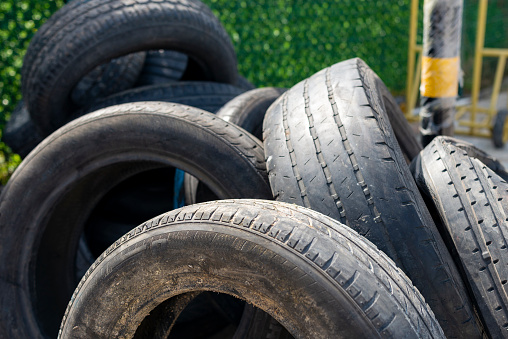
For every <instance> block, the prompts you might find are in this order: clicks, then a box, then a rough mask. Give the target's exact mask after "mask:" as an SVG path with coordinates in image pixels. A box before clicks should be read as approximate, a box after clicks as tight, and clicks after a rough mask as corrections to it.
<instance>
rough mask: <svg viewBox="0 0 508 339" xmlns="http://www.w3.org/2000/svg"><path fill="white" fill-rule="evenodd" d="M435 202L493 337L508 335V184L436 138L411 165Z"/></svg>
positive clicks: (459, 149)
mask: <svg viewBox="0 0 508 339" xmlns="http://www.w3.org/2000/svg"><path fill="white" fill-rule="evenodd" d="M412 168H413V174H414V175H415V178H416V181H417V183H418V184H419V186H420V187H421V189H422V191H424V192H425V193H426V194H427V195H428V196H429V197H430V198H431V199H432V201H433V203H434V204H435V207H436V208H437V211H438V212H439V215H440V217H441V220H442V223H443V225H444V227H445V229H444V230H443V231H445V232H447V233H448V236H447V240H448V245H449V246H450V247H451V250H452V251H453V252H454V253H456V255H457V258H456V259H457V261H458V262H459V263H460V266H461V268H462V273H463V275H464V280H465V281H466V284H467V285H468V286H469V289H470V291H471V292H472V294H473V295H474V299H475V300H476V304H477V308H478V310H479V313H480V316H481V318H482V319H483V322H484V324H485V327H486V329H487V331H488V332H489V334H490V337H491V338H508V296H507V285H506V282H507V281H508V253H507V251H508V250H507V245H508V228H507V226H508V223H507V221H508V219H507V217H508V210H507V209H506V208H507V202H508V201H507V200H508V195H507V189H508V185H507V184H506V181H504V180H503V179H502V178H501V177H499V176H498V175H496V173H495V172H494V171H493V170H492V169H491V168H489V166H487V165H486V164H484V163H482V162H481V161H480V160H478V159H476V158H474V157H471V156H470V155H469V154H468V152H467V151H466V150H464V149H462V148H460V147H457V146H456V145H455V144H454V140H453V139H450V138H446V137H440V136H438V137H436V138H435V139H434V140H433V141H432V142H431V143H430V144H429V145H427V147H425V149H424V150H423V151H422V152H421V154H420V156H419V157H417V158H416V159H415V160H414V164H413V165H412Z"/></svg>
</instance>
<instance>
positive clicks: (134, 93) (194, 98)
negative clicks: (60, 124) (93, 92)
mask: <svg viewBox="0 0 508 339" xmlns="http://www.w3.org/2000/svg"><path fill="white" fill-rule="evenodd" d="M244 92H245V90H243V89H241V88H239V87H236V86H233V85H229V84H221V83H217V82H206V81H183V82H174V83H165V84H160V85H152V86H143V87H139V88H133V89H130V90H127V91H124V92H121V93H117V94H115V95H112V96H110V97H108V98H105V99H103V100H100V101H97V102H95V103H93V105H91V106H88V107H86V108H84V109H82V110H79V111H77V112H76V113H74V114H73V116H72V118H76V117H78V116H81V115H83V114H86V113H90V112H93V111H96V110H98V109H101V108H106V107H109V106H113V105H118V104H125V103H129V102H139V101H165V102H173V103H178V104H184V105H187V106H192V107H197V108H200V109H203V110H205V111H208V112H212V113H215V112H217V111H218V110H219V109H220V108H221V107H222V106H223V105H225V104H226V103H227V102H229V101H230V100H232V99H233V98H235V97H236V96H238V95H240V94H242V93H244Z"/></svg>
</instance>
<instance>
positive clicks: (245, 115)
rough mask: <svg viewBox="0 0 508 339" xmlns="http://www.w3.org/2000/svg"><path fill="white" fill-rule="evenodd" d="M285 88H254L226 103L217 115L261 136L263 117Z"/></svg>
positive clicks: (260, 137)
mask: <svg viewBox="0 0 508 339" xmlns="http://www.w3.org/2000/svg"><path fill="white" fill-rule="evenodd" d="M285 91H286V89H283V88H275V87H264V88H256V89H253V90H250V91H247V92H245V93H243V94H242V95H239V96H237V97H236V98H234V99H232V100H231V101H229V102H228V103H226V104H225V105H224V106H223V107H222V108H221V109H220V110H219V111H218V112H217V116H218V117H219V118H222V119H224V120H225V121H229V122H231V123H233V124H236V125H238V126H240V127H242V128H243V129H245V130H247V131H249V132H250V133H252V134H253V135H254V136H256V137H257V138H258V139H262V138H263V119H264V117H265V113H266V110H267V109H268V107H270V105H271V104H272V103H273V102H274V101H275V100H276V99H277V98H278V97H280V96H281V95H282V93H284V92H285Z"/></svg>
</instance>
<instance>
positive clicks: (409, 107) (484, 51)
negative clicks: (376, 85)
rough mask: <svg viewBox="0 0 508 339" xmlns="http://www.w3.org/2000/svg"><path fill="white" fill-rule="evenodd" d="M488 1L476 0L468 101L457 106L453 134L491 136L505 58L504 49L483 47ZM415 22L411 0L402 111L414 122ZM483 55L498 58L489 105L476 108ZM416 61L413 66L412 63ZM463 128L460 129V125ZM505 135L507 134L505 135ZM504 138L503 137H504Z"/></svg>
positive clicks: (417, 72) (417, 70) (419, 48)
mask: <svg viewBox="0 0 508 339" xmlns="http://www.w3.org/2000/svg"><path fill="white" fill-rule="evenodd" d="M487 4H488V0H479V7H478V23H477V28H476V42H475V54H474V65H473V83H472V90H471V104H470V105H462V106H457V113H456V115H455V120H456V121H457V125H458V126H457V127H459V128H457V129H456V130H455V133H457V134H467V135H472V136H481V137H491V136H492V128H493V121H494V117H495V116H496V114H497V101H498V98H499V93H500V91H501V84H502V80H503V74H504V70H505V66H506V58H507V57H508V49H502V48H485V47H484V43H485V25H486V21H487ZM417 24H418V0H411V21H410V29H409V51H408V64H407V67H408V68H407V80H406V105H405V109H404V113H405V116H406V118H407V119H408V120H409V121H417V120H418V116H415V115H413V113H412V112H413V109H414V108H415V107H416V101H417V99H418V93H419V92H418V90H419V85H420V79H421V63H422V61H421V59H422V46H421V45H418V44H416V35H417ZM484 57H496V58H498V63H497V68H496V73H495V77H494V83H493V87H492V95H491V98H490V105H489V107H479V106H478V99H479V94H480V84H481V73H482V60H483V58H484ZM415 60H416V65H415ZM460 127H464V128H462V129H461V128H460ZM507 137H508V136H507ZM504 141H506V140H504Z"/></svg>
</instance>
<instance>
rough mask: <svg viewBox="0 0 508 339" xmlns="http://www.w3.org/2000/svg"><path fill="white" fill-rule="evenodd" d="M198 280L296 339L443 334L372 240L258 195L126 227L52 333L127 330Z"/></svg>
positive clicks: (125, 333)
mask: <svg viewBox="0 0 508 339" xmlns="http://www.w3.org/2000/svg"><path fill="white" fill-rule="evenodd" d="M125 277H129V278H128V279H126V278H125ZM200 290H211V291H215V292H221V293H226V294H231V295H233V296H235V297H237V298H240V299H243V300H246V301H247V302H248V303H251V304H253V305H254V306H256V307H258V308H260V309H263V310H265V311H267V312H268V313H269V314H270V315H272V316H273V317H274V318H275V319H276V320H277V321H279V322H280V323H281V324H282V325H284V327H285V328H286V329H287V330H288V331H289V332H290V333H291V334H292V335H293V336H294V337H296V338H373V337H384V338H402V337H404V338H444V334H443V332H442V330H441V328H440V326H439V324H438V322H437V321H436V320H435V318H434V316H433V314H432V311H431V309H430V308H429V307H428V305H426V303H425V302H424V299H423V297H422V296H421V295H420V294H419V292H418V291H417V289H416V288H414V287H413V286H412V284H411V281H410V280H409V279H408V278H407V277H406V276H405V275H404V273H402V271H401V270H400V269H398V268H397V267H396V266H395V265H394V263H393V262H392V261H391V260H390V259H389V258H388V257H387V256H386V255H385V254H384V253H382V252H381V251H379V250H377V249H376V248H375V246H373V245H372V244H371V243H370V242H368V241H366V240H365V239H364V238H363V237H360V236H359V235H358V234H357V233H356V232H353V231H351V230H350V229H349V228H347V227H345V226H344V225H342V224H340V223H338V222H337V221H335V220H332V219H330V218H327V217H326V216H324V215H322V214H320V213H317V212H314V211H311V210H308V209H306V208H302V207H299V206H295V205H290V204H285V203H281V202H271V201H262V200H235V201H217V202H210V203H203V204H199V205H192V206H187V207H184V208H182V209H179V210H174V211H171V212H168V213H165V214H163V215H160V216H158V217H156V218H154V219H152V220H150V221H148V222H146V223H143V224H142V225H140V226H138V227H136V228H135V229H133V230H132V231H131V232H129V233H128V234H126V235H124V236H123V237H122V238H120V239H119V240H118V241H117V242H115V244H113V245H112V246H111V247H110V248H109V249H108V250H107V251H105V252H104V253H103V254H102V255H101V256H100V258H99V259H98V260H97V261H96V262H95V263H94V264H93V265H92V266H91V267H90V269H89V270H88V272H87V273H86V275H85V277H84V278H83V279H82V280H81V282H80V283H79V285H78V287H77V288H76V291H75V292H74V295H73V297H72V299H71V301H70V302H69V305H68V307H67V310H66V312H65V316H64V317H63V320H62V326H61V330H60V334H59V337H60V338H68V337H93V338H112V337H134V338H136V334H138V333H137V332H136V331H137V329H138V328H139V327H140V326H139V324H140V323H141V322H142V321H143V320H144V319H145V317H146V316H147V315H149V314H150V312H151V311H152V310H153V309H154V308H155V307H156V306H158V305H161V304H162V302H163V301H165V302H171V301H172V300H173V299H178V298H175V296H177V295H181V294H182V293H189V292H192V291H200ZM105 301H106V302H105ZM176 301H177V300H176ZM122 305H125V306H122ZM173 305H175V303H174V302H173ZM147 318H148V317H147Z"/></svg>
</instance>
